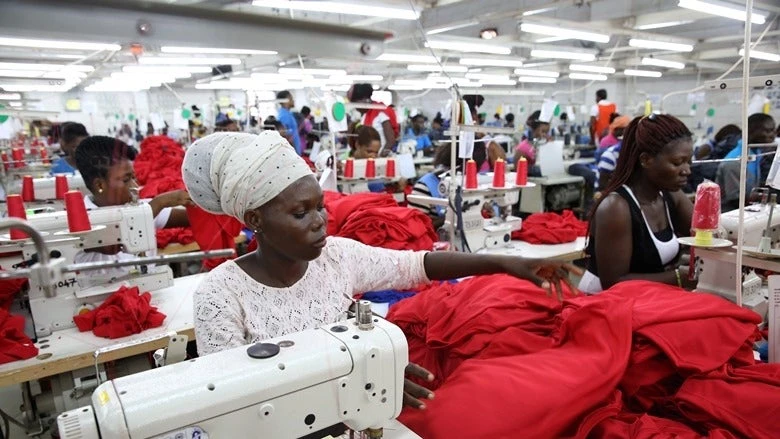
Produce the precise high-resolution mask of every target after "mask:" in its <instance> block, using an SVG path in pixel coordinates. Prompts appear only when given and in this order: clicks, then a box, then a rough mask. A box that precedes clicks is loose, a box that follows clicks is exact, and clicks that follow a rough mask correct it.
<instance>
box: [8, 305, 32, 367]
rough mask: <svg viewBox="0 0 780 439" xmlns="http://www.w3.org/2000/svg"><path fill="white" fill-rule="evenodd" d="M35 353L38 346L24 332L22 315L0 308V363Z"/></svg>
mask: <svg viewBox="0 0 780 439" xmlns="http://www.w3.org/2000/svg"><path fill="white" fill-rule="evenodd" d="M36 355H38V348H37V347H35V344H33V342H32V340H30V337H28V336H27V335H26V334H25V333H24V317H22V316H14V315H11V314H9V313H8V311H6V310H5V309H3V308H0V364H5V363H10V362H11V361H16V360H26V359H28V358H32V357H34V356H36Z"/></svg>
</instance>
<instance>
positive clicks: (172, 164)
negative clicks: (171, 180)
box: [133, 136, 184, 195]
mask: <svg viewBox="0 0 780 439" xmlns="http://www.w3.org/2000/svg"><path fill="white" fill-rule="evenodd" d="M182 161H184V148H182V146H181V145H180V144H178V143H177V142H176V141H175V140H173V139H171V138H170V137H168V136H151V137H147V138H146V139H144V141H143V142H141V152H140V153H139V154H138V156H137V157H136V158H135V162H133V168H134V169H135V177H136V178H137V179H138V184H140V185H141V186H144V185H146V184H148V183H151V182H154V181H155V180H158V179H161V178H165V177H168V176H171V175H173V176H175V177H178V179H179V180H181V163H182ZM173 169H176V172H174V173H173V174H171V172H170V171H171V170H173ZM155 195H156V194H155Z"/></svg>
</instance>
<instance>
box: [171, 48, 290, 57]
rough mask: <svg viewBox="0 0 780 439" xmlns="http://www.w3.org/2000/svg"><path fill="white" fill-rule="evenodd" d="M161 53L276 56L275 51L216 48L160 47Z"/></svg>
mask: <svg viewBox="0 0 780 439" xmlns="http://www.w3.org/2000/svg"><path fill="white" fill-rule="evenodd" d="M160 52H162V53H191V54H192V53H194V54H206V55H276V54H278V53H279V52H277V51H275V50H251V49H220V48H216V47H180V46H162V47H161V48H160Z"/></svg>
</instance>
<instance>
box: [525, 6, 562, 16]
mask: <svg viewBox="0 0 780 439" xmlns="http://www.w3.org/2000/svg"><path fill="white" fill-rule="evenodd" d="M556 9H558V7H557V6H552V7H549V8H541V9H533V10H530V11H525V12H523V17H528V16H529V15H537V14H544V13H545V12H550V11H554V10H556Z"/></svg>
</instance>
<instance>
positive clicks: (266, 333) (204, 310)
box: [194, 237, 430, 355]
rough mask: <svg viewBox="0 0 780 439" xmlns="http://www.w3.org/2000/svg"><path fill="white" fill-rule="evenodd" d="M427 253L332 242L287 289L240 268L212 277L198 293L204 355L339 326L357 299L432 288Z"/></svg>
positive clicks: (226, 266) (198, 332)
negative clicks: (384, 292)
mask: <svg viewBox="0 0 780 439" xmlns="http://www.w3.org/2000/svg"><path fill="white" fill-rule="evenodd" d="M424 257H425V252H412V251H396V250H386V249H383V248H377V247H369V246H367V245H364V244H361V243H360V242H357V241H353V240H351V239H345V238H337V237H329V238H328V239H327V244H326V245H325V248H324V249H323V251H322V254H321V255H320V257H319V258H317V259H315V260H314V261H311V262H309V266H308V268H307V270H306V273H305V274H304V275H303V277H302V278H301V279H300V280H299V281H298V282H296V283H295V284H294V285H292V286H291V287H288V288H272V287H268V286H266V285H263V284H261V283H259V282H257V281H255V280H254V279H252V278H251V277H250V276H249V275H248V274H247V273H246V272H244V271H243V270H242V269H241V268H240V267H239V266H238V265H237V264H236V263H235V262H233V261H227V262H225V263H223V264H222V265H220V266H219V267H217V268H216V269H214V270H212V271H211V272H210V273H209V274H208V276H206V278H205V279H204V280H203V282H202V283H201V284H200V285H199V286H198V289H197V290H196V291H195V296H194V304H195V337H196V340H197V344H198V353H199V354H200V355H206V354H210V353H212V352H218V351H221V350H223V349H228V348H234V347H237V346H241V345H245V344H249V343H255V342H257V341H261V340H265V339H268V338H273V337H279V336H282V335H285V334H290V333H293V332H298V331H302V330H304V329H309V328H315V327H317V326H320V325H324V324H327V323H333V322H336V321H338V319H339V318H340V317H341V316H342V313H343V312H344V311H346V310H347V308H348V307H349V305H350V303H351V302H350V301H349V300H348V299H347V297H345V295H346V296H349V297H352V296H353V295H354V294H357V293H364V292H367V291H375V290H384V289H403V288H411V287H414V286H417V285H420V284H423V283H429V282H430V280H428V277H427V276H426V275H425V267H424V264H423V260H424Z"/></svg>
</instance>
